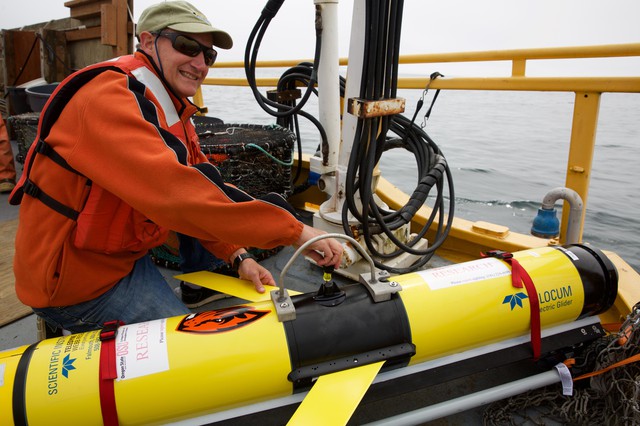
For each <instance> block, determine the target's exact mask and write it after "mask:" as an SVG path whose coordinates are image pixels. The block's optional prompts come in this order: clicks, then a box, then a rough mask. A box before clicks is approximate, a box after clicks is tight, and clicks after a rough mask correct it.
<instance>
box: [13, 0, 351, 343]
mask: <svg viewBox="0 0 640 426" xmlns="http://www.w3.org/2000/svg"><path fill="white" fill-rule="evenodd" d="M136 35H137V37H138V39H139V46H138V51H137V52H136V53H135V54H134V55H128V56H123V57H120V58H117V59H116V60H113V61H107V62H105V63H101V64H96V65H92V66H90V67H87V68H85V69H83V70H81V71H79V72H77V73H75V74H73V75H71V76H69V77H68V78H66V79H65V81H63V82H62V83H61V84H60V86H59V87H58V88H57V89H56V92H54V94H53V96H52V97H51V99H50V100H49V102H48V104H47V105H46V107H45V109H44V110H43V112H42V113H41V122H40V125H39V129H38V136H37V137H36V141H37V143H34V145H33V147H32V148H31V149H30V151H29V153H28V155H27V159H26V161H25V170H24V172H23V174H22V176H21V179H20V181H19V182H18V185H17V186H16V189H15V190H14V191H13V193H12V194H11V197H10V201H11V202H12V203H13V204H18V203H21V208H20V219H19V226H18V231H17V235H16V251H15V259H14V272H15V276H16V292H17V295H18V297H19V298H20V300H21V301H22V302H23V303H25V304H27V305H29V306H31V307H33V309H34V311H35V312H36V313H37V314H38V315H40V316H42V317H43V318H44V319H45V320H46V321H47V322H49V323H50V324H52V325H55V326H59V327H63V328H64V329H67V330H70V331H72V332H81V331H86V330H91V329H97V328H100V327H101V326H102V324H103V323H104V322H106V321H111V320H120V321H123V322H125V323H134V322H140V321H145V320H151V319H156V318H163V317H169V316H175V315H181V314H185V313H187V312H189V311H188V309H187V308H186V307H185V305H184V304H183V303H182V302H181V301H180V300H179V299H178V298H177V297H176V296H175V295H174V293H173V292H172V290H171V289H170V287H169V286H168V285H167V284H166V282H165V281H164V279H163V277H162V276H161V274H160V272H159V271H158V269H157V268H156V267H155V265H153V264H152V262H151V260H150V258H149V256H148V250H149V249H150V248H152V247H155V246H158V245H160V244H162V242H163V241H164V240H165V239H166V237H167V234H168V232H169V230H170V229H171V230H174V231H176V232H178V233H179V234H181V235H184V236H189V237H191V238H196V239H197V240H198V244H200V245H201V246H202V247H204V248H206V249H207V250H208V251H209V252H211V253H213V254H214V255H215V256H216V257H218V258H220V259H223V260H225V261H226V262H228V263H230V264H235V265H236V266H237V271H238V274H239V276H240V277H241V278H243V279H246V280H250V281H252V282H253V283H254V285H255V288H256V290H257V291H259V292H263V291H264V287H263V285H265V284H270V285H274V284H275V282H274V279H273V277H272V276H271V274H270V273H269V271H267V270H266V269H265V268H263V267H262V266H260V265H259V264H258V263H257V262H256V261H255V260H254V259H251V258H250V257H247V256H246V250H245V248H244V247H249V246H252V247H261V248H273V247H276V246H280V245H296V246H300V245H302V244H304V243H305V242H307V241H309V240H310V239H311V238H314V237H316V236H318V235H320V234H322V233H323V232H322V231H320V230H317V229H315V228H312V227H309V226H307V225H304V224H303V223H301V222H300V221H299V220H297V219H296V216H295V212H293V210H292V209H291V207H290V206H289V205H288V204H287V203H286V202H285V201H284V200H283V199H282V198H281V197H279V196H276V195H275V194H269V195H268V196H266V197H264V199H261V200H257V199H254V198H252V197H251V196H249V195H248V194H246V193H244V192H242V191H240V190H238V189H237V188H235V187H233V186H231V185H227V184H225V183H224V182H223V181H222V179H221V177H220V173H219V172H218V170H217V169H216V168H215V167H214V166H213V165H212V164H210V163H209V162H208V161H207V159H206V157H205V156H204V155H203V154H202V152H201V151H200V147H199V144H198V140H197V136H196V134H195V129H194V127H193V125H192V123H191V121H190V118H191V116H192V115H193V114H194V113H195V112H196V111H197V107H196V106H195V105H193V104H192V103H191V102H190V101H189V100H188V99H187V98H188V97H189V96H193V95H194V94H195V93H196V90H197V89H198V87H199V86H200V84H201V83H202V81H203V79H204V78H205V77H206V75H207V72H208V70H209V67H210V66H211V65H212V64H213V62H214V61H215V58H216V51H215V50H214V49H213V48H212V45H215V46H217V47H221V48H223V49H228V48H230V47H231V45H232V40H231V37H230V36H229V34H227V33H226V32H224V31H222V30H219V29H217V28H215V27H213V26H212V25H211V24H210V22H209V21H208V20H207V18H206V17H205V16H204V15H203V14H202V13H201V12H200V11H198V10H197V9H196V8H195V7H194V6H192V5H191V4H189V3H187V2H184V1H170V2H164V3H160V4H158V5H155V6H151V7H149V8H148V9H147V10H145V11H144V12H143V13H142V15H141V16H140V20H139V22H138V25H137V28H136ZM342 250H343V248H342V245H341V244H340V243H338V242H337V241H336V240H334V239H321V240H319V241H316V242H314V243H313V244H311V245H310V246H309V251H308V253H307V254H308V255H309V256H311V257H312V258H314V259H315V260H316V261H317V263H318V264H319V265H321V266H325V265H333V266H335V267H338V266H339V264H340V261H341V256H342Z"/></svg>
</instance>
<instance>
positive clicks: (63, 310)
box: [33, 235, 224, 333]
mask: <svg viewBox="0 0 640 426" xmlns="http://www.w3.org/2000/svg"><path fill="white" fill-rule="evenodd" d="M179 238H180V256H181V258H182V261H181V268H182V270H183V272H185V273H187V272H195V271H201V270H206V269H209V270H212V269H215V267H219V266H218V265H222V264H224V262H223V261H222V260H220V259H218V258H216V257H215V256H213V255H212V254H211V253H209V252H208V251H207V250H206V249H205V248H204V247H203V246H202V245H201V244H200V243H199V242H198V241H197V240H196V239H194V238H191V237H186V236H184V235H179ZM33 311H34V312H35V313H36V314H37V315H39V316H41V317H42V318H44V320H45V321H47V322H48V323H49V324H51V325H52V326H55V327H57V328H59V327H61V328H63V329H65V330H69V331H71V332H72V333H81V332H85V331H90V330H98V329H100V328H102V325H103V324H104V323H105V322H107V321H113V320H119V321H123V322H124V323H125V324H134V323H138V322H143V321H150V320H154V319H159V318H169V317H173V316H178V315H185V314H188V313H190V310H189V308H187V307H186V306H185V305H184V304H183V303H182V301H181V300H180V299H179V298H178V297H177V296H176V294H175V293H174V292H173V290H172V289H171V287H170V286H169V284H168V283H167V282H166V280H165V279H164V277H163V276H162V274H161V273H160V271H159V270H158V268H157V267H156V265H154V264H153V262H152V261H151V258H150V257H149V255H146V256H144V257H142V258H141V259H139V260H138V261H137V262H136V263H135V264H134V266H133V269H132V271H131V272H130V273H129V275H127V276H126V277H124V278H122V279H121V280H120V281H118V282H117V283H116V285H114V286H113V287H112V288H111V289H110V290H108V291H107V292H106V293H104V294H102V295H100V296H98V297H96V298H95V299H92V300H89V301H86V302H82V303H78V304H77V305H71V306H62V307H50V308H34V309H33Z"/></svg>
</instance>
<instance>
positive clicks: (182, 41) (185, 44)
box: [157, 32, 218, 67]
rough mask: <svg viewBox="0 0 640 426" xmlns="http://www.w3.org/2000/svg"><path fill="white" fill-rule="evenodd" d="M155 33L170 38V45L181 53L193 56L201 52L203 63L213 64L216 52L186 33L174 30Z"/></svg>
mask: <svg viewBox="0 0 640 426" xmlns="http://www.w3.org/2000/svg"><path fill="white" fill-rule="evenodd" d="M157 35H158V37H165V38H168V39H169V40H171V46H173V48H174V49H175V50H177V51H178V52H180V53H182V54H183V55H187V56H190V57H192V58H195V57H196V56H198V55H199V54H200V52H202V53H203V55H204V63H205V64H207V66H209V67H210V66H211V65H213V63H214V62H215V61H216V57H217V56H218V52H217V51H216V50H215V49H213V48H211V47H208V46H205V45H204V44H200V43H199V42H197V41H196V40H194V39H192V38H191V37H187V36H186V35H183V34H179V33H174V32H166V33H162V32H161V33H158V34H157Z"/></svg>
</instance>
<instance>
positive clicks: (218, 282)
mask: <svg viewBox="0 0 640 426" xmlns="http://www.w3.org/2000/svg"><path fill="white" fill-rule="evenodd" d="M175 278H176V279H178V280H181V281H185V282H188V283H191V284H195V285H199V286H201V287H206V288H209V289H211V290H215V291H219V292H221V293H225V294H228V295H230V296H234V297H238V298H240V299H243V300H248V301H250V302H262V301H264V300H270V299H271V298H270V296H269V294H270V292H271V290H276V289H277V288H278V287H274V286H270V285H266V286H264V288H265V292H264V293H262V294H261V293H258V292H257V291H256V289H255V287H254V286H253V283H252V282H250V281H245V280H241V279H240V278H235V277H230V276H228V275H222V274H216V273H215V272H209V271H199V272H190V273H188V274H181V275H176V276H175ZM288 292H289V295H291V296H293V295H296V294H300V293H299V292H296V291H293V290H288Z"/></svg>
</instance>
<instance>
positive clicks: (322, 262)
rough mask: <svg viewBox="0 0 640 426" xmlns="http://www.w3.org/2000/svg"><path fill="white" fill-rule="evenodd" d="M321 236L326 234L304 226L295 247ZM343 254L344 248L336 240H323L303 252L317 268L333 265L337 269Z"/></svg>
mask: <svg viewBox="0 0 640 426" xmlns="http://www.w3.org/2000/svg"><path fill="white" fill-rule="evenodd" d="M323 234H326V232H324V231H321V230H320V229H317V228H313V227H311V226H307V225H304V228H303V229H302V233H301V234H300V238H298V241H296V244H295V245H296V247H300V246H302V245H303V244H304V243H306V242H307V241H309V240H310V239H312V238H314V237H317V236H320V235H323ZM343 252H344V247H343V245H342V244H340V243H339V242H338V240H336V239H335V238H324V239H321V240H318V241H315V242H314V243H312V244H311V245H309V246H308V247H307V249H306V250H305V255H307V256H309V257H310V258H312V259H313V260H314V261H315V262H316V263H317V264H318V266H329V265H333V266H334V267H335V268H336V269H338V268H339V267H340V263H341V262H342V253H343Z"/></svg>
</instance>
